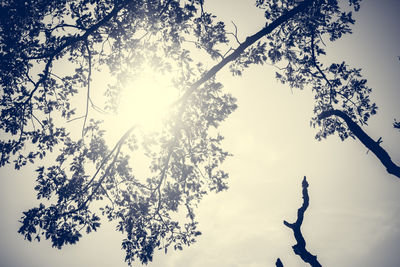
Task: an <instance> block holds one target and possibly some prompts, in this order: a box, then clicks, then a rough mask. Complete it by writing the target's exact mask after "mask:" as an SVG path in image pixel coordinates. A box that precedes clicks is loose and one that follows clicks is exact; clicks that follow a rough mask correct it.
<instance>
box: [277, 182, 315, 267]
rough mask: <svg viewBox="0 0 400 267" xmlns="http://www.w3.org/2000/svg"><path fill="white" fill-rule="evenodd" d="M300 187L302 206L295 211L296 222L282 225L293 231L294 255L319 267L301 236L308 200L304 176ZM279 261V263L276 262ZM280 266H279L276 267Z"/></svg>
mask: <svg viewBox="0 0 400 267" xmlns="http://www.w3.org/2000/svg"><path fill="white" fill-rule="evenodd" d="M302 187H303V191H302V193H303V204H302V205H301V207H300V208H299V209H298V210H297V220H296V222H294V223H288V222H287V221H283V224H284V225H286V226H287V227H289V228H290V229H292V230H293V234H294V238H295V239H296V241H297V244H296V245H294V246H292V248H293V251H294V253H295V254H296V255H299V256H300V258H301V259H302V260H303V261H304V262H307V263H308V264H310V265H311V266H313V267H320V266H322V265H321V264H320V263H319V262H318V260H317V256H315V255H312V254H311V253H310V252H309V251H308V250H307V249H306V241H305V240H304V237H303V234H302V233H301V229H300V228H301V225H302V223H303V219H304V213H305V212H306V210H307V208H308V205H309V202H310V198H309V196H308V190H307V187H308V182H307V180H306V177H305V176H304V179H303V182H302ZM278 261H279V262H278ZM278 261H277V262H276V266H283V265H282V262H281V261H280V260H279V259H278ZM278 264H280V265H278Z"/></svg>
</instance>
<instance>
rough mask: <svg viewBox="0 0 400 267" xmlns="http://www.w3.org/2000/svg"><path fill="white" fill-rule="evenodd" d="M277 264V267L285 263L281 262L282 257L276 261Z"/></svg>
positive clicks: (281, 266)
mask: <svg viewBox="0 0 400 267" xmlns="http://www.w3.org/2000/svg"><path fill="white" fill-rule="evenodd" d="M275 265H276V267H283V264H282V262H281V259H279V258H278V259H277V260H276V262H275Z"/></svg>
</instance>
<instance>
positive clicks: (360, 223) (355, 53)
mask: <svg viewBox="0 0 400 267" xmlns="http://www.w3.org/2000/svg"><path fill="white" fill-rule="evenodd" d="M210 2H211V1H210ZM228 3H229V4H228ZM209 8H210V9H212V10H214V11H215V13H216V14H217V15H220V16H221V18H222V19H223V20H225V21H226V22H227V25H228V26H229V27H231V24H230V21H231V20H232V21H234V22H235V24H236V25H237V26H238V30H239V33H240V34H241V38H242V40H243V39H244V38H245V36H246V35H250V34H252V33H255V32H256V31H258V30H259V29H260V27H262V26H263V25H264V21H263V13H262V11H260V10H258V9H257V8H255V7H254V1H243V0H230V1H228V0H214V1H212V3H210V4H209ZM398 14H400V4H398V3H397V1H395V0H392V1H390V0H382V1H374V0H364V1H363V3H362V7H361V10H360V12H359V13H357V14H356V19H357V22H356V26H355V27H354V34H352V35H349V36H346V37H344V38H343V39H342V40H340V41H337V42H335V43H334V44H332V45H329V47H328V50H327V52H328V54H329V58H328V59H327V60H328V61H329V62H333V61H337V62H341V61H343V60H346V62H347V63H348V64H349V65H350V66H352V67H360V68H362V69H363V75H364V77H366V78H367V79H368V84H369V86H370V87H372V88H373V90H374V91H373V93H372V97H371V98H372V100H373V101H375V102H376V103H377V105H378V107H379V110H378V114H377V115H376V116H373V117H372V118H371V120H370V122H369V125H368V126H367V127H364V129H365V130H366V131H367V132H368V133H369V134H370V136H371V137H372V138H374V139H378V138H379V137H382V139H383V143H382V146H383V147H384V148H385V149H387V151H388V152H389V154H390V155H391V156H392V158H393V160H394V161H395V162H397V163H400V142H399V140H400V133H399V132H398V131H395V130H394V129H393V127H392V123H393V119H394V118H398V119H399V120H400V106H399V103H400V101H399V100H400V90H399V84H400V61H399V60H398V56H400V37H399V36H400V23H399V19H398ZM218 79H219V80H220V81H221V82H222V83H223V84H224V85H225V88H226V89H227V90H228V91H230V92H231V93H232V94H233V95H234V96H236V97H237V98H238V104H239V108H238V109H237V111H236V112H235V113H234V114H232V115H231V116H230V118H229V119H228V120H227V121H226V122H225V123H224V124H223V126H222V128H221V131H222V134H223V135H224V136H225V137H226V139H225V143H224V144H225V148H226V149H227V150H228V151H230V152H231V153H233V154H234V157H231V158H229V159H228V160H227V162H226V164H225V168H226V170H228V171H229V173H230V177H231V178H230V181H229V186H230V188H229V189H228V190H227V191H226V192H223V193H220V194H217V195H215V194H212V195H209V196H207V197H206V198H205V199H204V201H202V202H201V204H200V207H199V209H198V211H197V215H198V216H197V219H198V221H199V222H200V225H199V227H200V230H201V231H202V232H203V235H202V236H200V237H199V238H198V241H197V243H195V244H194V245H192V246H191V247H189V248H187V247H186V248H184V250H183V251H173V250H171V251H170V252H169V253H168V254H167V255H164V254H163V253H156V254H155V257H154V261H153V263H150V264H149V266H151V267H169V266H171V267H205V266H207V267H239V266H246V267H261V266H263V267H265V266H274V263H275V261H276V258H277V257H280V258H281V260H282V261H283V263H284V265H285V266H291V267H296V266H306V265H305V264H304V263H303V262H302V261H301V260H300V259H299V258H298V257H297V256H295V255H294V254H293V252H292V248H291V246H292V245H294V244H295V243H296V242H295V240H294V238H293V234H292V231H291V230H290V229H288V228H287V227H285V226H284V225H283V224H282V221H283V220H284V219H285V220H288V221H289V222H291V221H294V220H295V219H296V213H297V209H298V208H299V207H300V205H301V181H302V178H303V176H304V175H306V176H307V178H308V181H309V183H310V187H309V194H310V207H309V208H308V210H307V212H306V215H305V220H304V223H303V227H302V229H303V233H304V236H305V239H306V241H307V247H308V249H309V251H310V252H311V253H313V254H317V255H318V259H319V261H320V262H321V264H322V265H323V266H341V267H346V266H348V267H350V266H365V267H373V266H381V267H385V266H387V267H389V266H399V265H400V253H398V251H399V249H400V180H399V179H398V178H395V177H394V176H392V175H389V174H387V173H386V170H385V169H384V167H383V166H382V165H381V164H380V162H379V161H378V160H377V158H376V157H375V156H374V155H373V154H372V153H367V149H366V148H365V147H364V146H363V145H362V144H361V143H360V142H359V141H358V140H351V139H349V140H346V141H345V142H341V141H340V139H339V138H338V137H337V136H331V137H329V138H328V139H327V140H323V141H321V142H318V141H316V140H315V139H314V136H315V133H316V130H315V129H312V128H310V127H309V121H310V118H311V116H312V109H313V96H312V94H311V93H310V91H309V90H304V91H298V90H294V91H293V92H292V91H291V90H290V89H289V88H288V87H287V86H283V85H280V84H278V83H277V82H276V81H275V79H274V69H273V68H272V67H271V66H268V65H267V66H253V67H251V68H250V69H249V70H247V71H245V73H244V75H243V76H242V77H240V78H233V77H231V76H230V75H229V73H227V72H222V73H220V74H219V75H218ZM33 170H34V167H31V166H29V167H27V168H25V169H23V170H22V171H18V172H17V171H14V170H13V169H12V168H10V167H9V166H7V167H4V168H2V169H0V176H1V179H0V216H1V219H0V266H2V267H3V266H4V267H25V266H29V267H39V266H40V267H52V266H58V267H63V266H77V267H81V266H82V267H85V266H98V267H100V266H104V267H105V266H117V267H119V266H121V267H122V266H126V264H125V263H124V262H123V258H124V252H123V251H122V250H121V249H120V248H121V239H122V236H121V235H120V234H119V233H117V232H115V231H114V225H113V224H109V223H107V222H105V223H103V225H102V227H101V229H100V230H99V231H98V232H96V233H93V234H90V235H84V237H83V238H82V239H81V241H80V242H79V243H78V244H77V245H74V246H67V247H65V248H63V249H62V250H57V249H52V248H51V246H50V244H49V243H48V242H46V241H44V242H41V243H29V242H27V241H24V240H23V237H22V236H20V235H19V234H17V229H18V227H19V223H18V222H17V220H18V218H20V217H21V214H22V211H24V210H27V209H29V208H31V207H32V206H33V205H35V204H34V203H35V193H34V191H33V186H34V183H33V182H34V178H35V177H34V176H33ZM139 265H140V264H136V266H139Z"/></svg>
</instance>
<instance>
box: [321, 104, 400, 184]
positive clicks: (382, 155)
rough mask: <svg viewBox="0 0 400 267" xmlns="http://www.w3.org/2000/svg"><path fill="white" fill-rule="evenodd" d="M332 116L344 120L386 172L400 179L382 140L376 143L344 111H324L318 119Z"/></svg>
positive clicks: (398, 171)
mask: <svg viewBox="0 0 400 267" xmlns="http://www.w3.org/2000/svg"><path fill="white" fill-rule="evenodd" d="M330 116H337V117H339V118H341V119H343V120H344V121H345V122H346V124H347V127H349V130H350V131H351V132H352V133H353V134H354V135H355V136H356V137H357V138H358V139H359V140H360V141H361V143H363V145H364V146H366V147H367V148H368V149H369V150H371V151H372V153H374V154H375V156H377V157H378V159H379V160H380V161H381V163H382V164H383V166H385V167H386V171H387V172H388V173H390V174H393V175H394V176H396V177H397V178H400V167H399V166H398V165H396V164H395V163H394V162H393V161H392V159H391V158H390V156H389V154H388V153H387V151H386V150H385V149H383V148H382V147H381V146H380V143H381V140H378V141H374V140H373V139H372V138H371V137H369V135H368V134H367V133H366V132H364V130H363V129H361V127H360V126H358V124H357V123H355V122H354V121H353V120H352V119H351V118H350V117H349V115H347V114H346V113H344V112H343V111H340V110H337V109H332V110H327V111H323V112H321V114H319V115H318V119H319V120H322V119H326V118H328V117H330Z"/></svg>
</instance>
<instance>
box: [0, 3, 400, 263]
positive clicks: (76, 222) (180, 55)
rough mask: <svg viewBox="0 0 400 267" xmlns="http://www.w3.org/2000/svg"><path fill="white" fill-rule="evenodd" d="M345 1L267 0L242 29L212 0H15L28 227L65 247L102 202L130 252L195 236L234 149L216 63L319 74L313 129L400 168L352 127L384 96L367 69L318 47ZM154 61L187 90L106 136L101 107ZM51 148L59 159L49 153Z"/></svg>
mask: <svg viewBox="0 0 400 267" xmlns="http://www.w3.org/2000/svg"><path fill="white" fill-rule="evenodd" d="M347 2H348V4H349V5H346V6H345V5H339V3H338V1H335V0H326V1H322V0H314V1H311V0H305V1H294V0H285V1H283V0H282V1H258V0H257V1H256V6H257V7H259V8H261V9H263V10H265V19H266V26H265V27H264V28H262V29H260V31H258V32H257V33H255V34H254V35H251V36H248V37H247V38H246V39H245V41H244V42H240V41H239V40H238V39H237V36H236V34H229V33H228V32H227V31H226V29H225V24H224V22H222V21H219V20H218V18H217V17H216V16H214V15H213V14H211V13H208V12H207V11H206V10H205V9H204V3H203V1H202V0H187V1H175V0H168V1H156V0H154V1H132V0H131V1H99V0H97V1H96V0H92V1H86V0H82V1H30V2H29V3H28V2H21V1H5V2H4V3H3V4H2V7H1V11H0V12H1V14H2V15H1V16H0V32H1V35H0V36H1V37H0V38H1V39H0V40H1V42H0V46H1V49H0V54H1V57H0V75H1V79H0V82H1V87H2V91H3V94H2V96H1V122H0V127H1V130H2V135H3V136H4V138H3V140H2V141H1V143H0V148H1V161H0V165H1V166H4V165H6V164H13V165H14V166H15V168H16V169H19V168H21V167H23V166H24V165H26V164H37V163H38V164H39V165H38V166H37V169H36V181H37V185H36V187H35V190H36V191H37V197H38V199H40V201H41V203H40V204H39V205H38V206H37V207H34V208H32V209H30V210H28V211H26V212H24V216H23V217H22V218H21V223H22V226H21V227H20V229H19V232H20V233H21V234H22V235H24V237H25V238H26V239H28V240H29V241H31V240H32V239H37V240H40V238H41V237H42V236H44V237H45V238H46V239H50V240H51V242H52V244H53V246H54V247H57V248H61V247H62V246H64V245H65V244H73V243H76V242H77V241H78V240H79V238H80V237H81V235H82V232H87V233H90V232H91V231H93V230H96V229H97V228H98V227H99V226H100V217H99V211H98V210H97V209H96V204H94V203H95V202H98V203H99V205H100V206H101V207H100V212H101V213H102V214H103V215H104V216H105V217H107V218H108V219H109V220H115V221H117V222H118V230H119V231H121V232H123V233H125V234H126V237H125V239H124V240H123V241H122V247H123V249H124V250H125V251H126V257H125V260H126V261H127V262H128V263H129V264H131V263H132V261H133V260H135V259H138V260H140V261H141V262H142V263H147V262H148V261H151V260H152V256H153V252H154V250H155V249H164V250H165V251H167V248H169V247H173V248H174V249H182V246H184V245H190V244H191V243H193V242H194V241H195V237H196V236H198V235H199V234H200V232H199V230H198V229H197V222H196V218H195V212H194V209H195V207H196V205H197V204H198V202H199V201H200V200H201V199H202V197H203V196H204V195H205V194H208V193H209V192H211V191H216V192H219V191H222V190H225V189H226V188H227V182H226V179H227V178H228V174H227V173H226V172H225V171H224V170H222V169H221V164H222V163H223V162H224V160H225V159H226V157H228V156H229V155H230V154H229V152H227V151H225V150H224V149H223V148H222V147H221V142H222V140H223V137H222V136H221V135H220V134H218V133H217V131H216V130H215V129H217V128H218V126H219V125H220V123H222V122H223V121H224V120H225V119H226V118H227V117H228V116H229V115H230V114H231V113H232V112H233V111H234V110H235V109H236V107H237V105H236V99H235V98H234V97H233V96H232V95H230V94H229V93H227V92H226V91H224V90H223V85H222V84H221V83H220V82H218V81H217V80H216V77H215V76H216V74H217V73H218V71H219V70H221V69H222V68H223V67H225V66H227V65H229V68H230V70H231V72H232V73H233V75H240V74H241V73H242V72H243V71H244V70H245V69H246V68H248V67H249V66H250V65H252V64H264V63H268V64H273V65H275V66H277V67H278V68H279V70H278V71H277V73H276V78H277V79H279V80H280V81H281V82H282V83H285V84H288V85H289V86H290V87H292V88H300V89H303V88H304V87H311V88H312V91H313V93H314V96H315V106H314V113H315V116H314V117H313V118H312V119H311V124H312V125H313V126H314V127H316V128H317V129H318V133H317V135H316V138H317V139H321V138H325V137H327V136H329V135H332V134H338V135H339V136H340V138H341V139H343V140H344V139H346V138H348V137H349V136H351V137H354V136H356V137H358V138H359V139H360V140H361V141H362V142H363V143H364V144H365V145H366V146H367V147H368V148H369V149H370V150H371V151H372V152H373V153H375V154H376V155H377V156H378V157H379V158H380V159H381V161H382V163H383V164H384V165H385V166H386V167H387V168H388V170H389V169H390V170H393V171H392V172H393V174H395V175H397V176H399V170H398V169H399V167H398V166H396V165H395V164H394V163H393V162H392V161H391V160H390V157H389V156H388V155H387V157H388V158H387V157H386V156H385V157H386V158H385V159H384V160H382V158H381V156H379V155H380V153H381V154H382V153H383V154H384V153H386V151H384V150H383V149H382V148H381V147H380V146H379V142H378V143H377V144H376V142H374V141H373V140H372V139H371V138H370V139H371V140H368V141H366V142H367V143H368V142H369V143H368V144H371V145H370V146H368V145H367V143H366V142H364V141H363V140H362V139H361V138H360V136H359V135H358V133H359V131H355V130H353V129H354V128H352V125H353V124H355V125H356V126H357V127H358V128H359V126H358V125H357V123H358V124H360V125H365V124H366V123H367V121H368V119H369V118H370V116H371V115H373V114H375V113H376V110H377V106H376V105H375V104H374V103H371V101H370V99H369V93H370V92H371V89H370V88H369V87H368V86H367V84H366V80H365V79H364V78H363V77H362V76H361V70H360V69H358V68H352V67H350V66H348V65H347V64H346V63H345V62H339V63H324V64H322V63H321V61H320V59H319V58H320V57H322V56H323V55H324V54H325V50H324V41H327V40H329V41H335V40H337V39H339V38H340V37H341V36H342V35H344V34H348V33H351V28H350V27H351V25H352V24H353V23H354V19H353V17H352V10H355V11H358V9H359V8H360V1H358V0H350V1H347ZM217 15H218V14H217ZM196 53H201V57H200V59H199V57H198V56H197V54H196ZM204 55H208V57H209V60H213V62H214V66H213V67H211V68H210V69H207V68H206V67H205V66H204V64H202V61H203V60H204V61H205V60H207V59H203V58H204V57H203V56H204ZM147 66H150V68H151V69H152V70H153V71H154V72H160V73H168V74H170V75H171V76H173V81H172V83H173V85H174V87H175V88H176V90H177V91H178V92H179V95H180V97H179V98H178V99H177V101H176V102H175V103H174V104H173V105H171V106H170V108H169V111H168V112H169V113H168V116H167V119H166V120H165V122H164V126H163V128H162V130H160V131H159V132H157V133H153V134H144V135H143V134H141V131H140V126H137V125H131V126H130V128H129V129H128V130H127V131H126V132H125V133H124V132H121V137H120V138H119V139H118V141H117V142H116V144H113V143H110V141H108V140H107V138H106V134H107V132H106V131H105V130H106V129H105V128H104V125H103V123H102V121H100V120H97V119H96V118H97V117H98V116H96V115H92V114H93V113H96V112H97V113H100V115H101V113H104V112H111V113H118V107H119V101H120V100H121V97H122V96H121V94H122V93H123V92H124V90H125V91H126V90H128V89H127V88H126V87H127V84H128V83H129V81H131V80H134V79H137V77H140V75H142V72H143V70H144V69H145V68H147ZM96 71H97V72H103V71H106V72H107V73H110V75H111V77H112V80H111V81H110V83H109V85H108V86H107V88H106V89H105V92H104V96H105V104H104V106H101V107H99V105H98V104H97V103H95V101H93V96H94V95H95V94H99V93H101V91H99V90H98V89H97V88H93V82H94V81H93V77H94V76H93V75H94V72H96ZM172 74H173V75H172ZM75 99H83V100H84V101H78V102H74V100H75ZM77 103H81V104H77ZM82 114H83V115H82ZM77 122H80V123H81V124H80V125H79V127H80V128H81V130H80V131H79V134H76V130H74V128H76V127H77V126H76V125H77V124H76V123H77ZM349 122H350V123H349ZM352 123H353V124H352ZM394 126H395V127H396V126H398V125H397V124H396V122H395V125H394ZM358 128H357V129H358ZM74 131H75V133H74ZM364 134H365V133H364ZM377 146H378V147H377ZM382 150H383V152H382ZM138 151H139V152H140V153H144V154H145V155H146V157H148V158H149V159H150V164H149V168H150V170H151V174H150V175H149V176H146V177H138V175H136V173H135V171H134V170H135V164H136V162H135V157H134V156H132V158H131V157H130V156H131V155H134V154H135V153H137V152H138ZM386 154H387V153H386ZM45 157H48V158H54V160H53V162H50V164H48V163H47V162H46V164H47V165H46V166H45V165H41V164H42V163H43V162H42V161H40V160H39V159H42V158H45ZM391 164H392V165H391ZM389 165H390V167H388V166H389ZM181 213H185V214H184V216H181ZM184 217H185V218H184Z"/></svg>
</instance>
